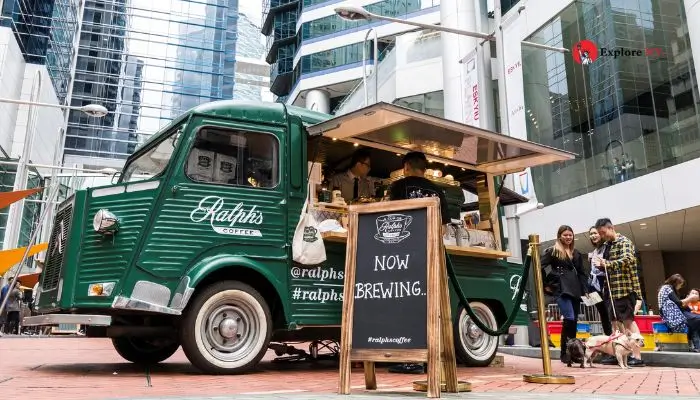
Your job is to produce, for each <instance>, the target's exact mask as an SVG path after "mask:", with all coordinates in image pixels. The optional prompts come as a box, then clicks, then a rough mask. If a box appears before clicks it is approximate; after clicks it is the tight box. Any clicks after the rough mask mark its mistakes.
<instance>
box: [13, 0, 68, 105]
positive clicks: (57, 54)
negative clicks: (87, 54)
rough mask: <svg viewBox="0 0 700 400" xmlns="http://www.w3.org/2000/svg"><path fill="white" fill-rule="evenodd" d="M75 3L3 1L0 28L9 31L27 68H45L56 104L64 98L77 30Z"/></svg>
mask: <svg viewBox="0 0 700 400" xmlns="http://www.w3.org/2000/svg"><path fill="white" fill-rule="evenodd" d="M78 3H79V2H78V0H5V1H4V3H3V6H2V13H1V14H2V16H3V17H6V18H2V19H0V26H6V27H10V28H11V29H12V31H13V33H14V34H15V37H16V38H17V43H18V44H19V47H20V49H21V51H22V54H23V55H24V60H25V61H26V62H28V63H31V64H42V65H44V64H45V65H46V68H47V69H48V71H49V76H50V77H51V82H52V84H53V86H54V89H55V90H56V95H57V97H58V100H59V102H63V101H64V99H65V98H66V94H67V93H66V91H67V90H68V82H69V80H70V63H71V60H72V58H73V51H74V48H73V47H74V46H73V41H74V38H75V34H76V32H77V28H78V11H79V10H78V8H79V4H78Z"/></svg>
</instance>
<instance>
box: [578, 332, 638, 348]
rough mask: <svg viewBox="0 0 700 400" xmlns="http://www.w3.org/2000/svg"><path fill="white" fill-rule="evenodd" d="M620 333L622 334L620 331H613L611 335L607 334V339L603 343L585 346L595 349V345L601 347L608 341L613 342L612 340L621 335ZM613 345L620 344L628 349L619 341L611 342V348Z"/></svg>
mask: <svg viewBox="0 0 700 400" xmlns="http://www.w3.org/2000/svg"><path fill="white" fill-rule="evenodd" d="M622 335H623V334H622V333H621V332H616V333H613V334H612V335H610V336H608V340H606V341H604V342H603V343H600V344H597V345H595V346H590V347H588V346H587V347H588V348H589V349H595V348H596V347H603V345H606V344H608V343H610V342H613V340H615V339H617V338H619V337H621V336H622ZM615 345H618V346H622V347H624V348H625V349H627V350H629V349H628V348H627V347H626V346H625V345H623V344H621V343H617V342H613V348H614V347H615Z"/></svg>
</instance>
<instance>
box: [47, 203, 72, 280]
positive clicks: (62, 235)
mask: <svg viewBox="0 0 700 400" xmlns="http://www.w3.org/2000/svg"><path fill="white" fill-rule="evenodd" d="M72 216H73V202H72V199H69V200H67V201H66V202H64V203H63V204H61V206H59V208H58V212H57V213H56V219H55V220H54V224H53V228H52V230H51V237H50V238H49V248H48V250H47V254H46V264H45V265H44V279H43V281H42V284H41V288H42V289H43V290H44V291H47V290H53V289H56V288H57V287H58V281H59V280H60V279H61V271H62V270H63V263H64V259H65V253H66V246H67V242H68V232H69V231H70V224H71V220H72Z"/></svg>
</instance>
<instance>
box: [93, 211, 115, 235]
mask: <svg viewBox="0 0 700 400" xmlns="http://www.w3.org/2000/svg"><path fill="white" fill-rule="evenodd" d="M92 227H93V228H94V229H95V232H97V233H101V234H103V235H113V234H115V233H117V231H118V230H119V218H117V216H116V215H114V214H113V213H111V212H110V211H109V210H105V209H102V210H99V211H98V212H97V213H96V214H95V218H93V220H92Z"/></svg>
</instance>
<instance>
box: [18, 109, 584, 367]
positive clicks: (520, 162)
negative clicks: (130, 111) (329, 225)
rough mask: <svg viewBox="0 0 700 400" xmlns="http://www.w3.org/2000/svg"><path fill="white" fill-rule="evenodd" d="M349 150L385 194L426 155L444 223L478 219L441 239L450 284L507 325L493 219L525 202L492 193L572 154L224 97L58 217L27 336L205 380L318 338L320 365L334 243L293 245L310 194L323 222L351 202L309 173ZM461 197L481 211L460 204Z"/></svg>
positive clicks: (472, 330) (486, 353)
mask: <svg viewBox="0 0 700 400" xmlns="http://www.w3.org/2000/svg"><path fill="white" fill-rule="evenodd" d="M360 146H362V147H366V148H369V149H370V151H371V152H372V175H373V176H376V177H379V178H383V183H384V184H389V183H391V181H393V180H395V179H398V178H400V170H401V157H400V156H401V155H402V154H404V153H406V152H408V151H412V150H421V151H424V152H425V153H426V154H427V155H428V157H429V160H430V161H431V163H432V164H431V168H432V166H433V165H434V166H435V167H434V168H433V169H431V170H430V171H429V172H430V174H431V175H430V179H433V180H434V181H435V182H437V183H439V184H440V185H442V186H443V187H444V188H445V190H446V193H448V197H449V198H450V214H451V217H452V218H454V220H453V221H462V217H464V216H465V214H464V212H465V210H466V211H472V212H471V213H470V214H469V218H463V219H464V221H467V222H464V223H461V222H460V223H459V224H455V225H453V227H454V228H455V229H454V232H453V233H452V238H451V239H450V238H449V237H448V236H449V235H450V234H449V233H448V235H446V239H445V240H446V242H445V243H446V249H447V251H448V253H449V254H450V257H451V259H452V261H453V264H454V266H455V270H456V273H457V276H458V277H459V279H458V281H459V283H460V285H461V287H462V289H463V291H464V292H465V293H466V294H467V297H468V298H469V301H470V304H471V307H472V308H473V309H474V310H475V312H476V314H477V315H478V316H479V317H480V319H481V320H482V321H483V322H484V323H486V324H488V326H490V327H494V328H495V327H496V326H497V325H499V324H502V323H503V322H504V321H505V320H506V319H507V318H508V315H507V314H508V313H509V312H510V310H511V309H512V308H513V299H514V298H515V297H516V296H515V289H514V287H513V285H512V282H513V279H514V278H517V277H519V274H521V273H522V266H521V265H519V264H512V263H509V262H508V261H507V260H506V259H507V257H508V256H509V253H507V252H505V251H503V244H502V243H503V236H502V234H501V229H500V224H499V220H500V218H499V215H498V213H497V212H495V211H496V210H498V208H499V207H500V206H501V205H504V204H507V203H508V201H510V202H511V203H517V202H521V201H523V199H522V198H519V197H518V196H517V195H515V194H514V193H512V192H508V191H505V190H503V191H501V190H499V188H498V184H497V181H498V178H499V177H501V176H503V175H505V174H508V173H513V172H518V171H522V170H523V169H525V168H526V167H531V166H536V165H543V164H548V163H553V162H558V161H562V160H568V159H571V158H572V157H573V156H572V154H570V153H566V152H563V151H559V150H556V149H552V148H548V147H545V146H541V145H537V144H535V143H531V142H527V141H523V140H518V139H514V138H511V137H508V136H504V135H499V134H497V133H494V132H489V131H485V130H482V129H478V128H474V127H471V126H467V125H464V124H459V123H455V122H452V121H447V120H445V119H442V118H437V117H434V116H430V115H426V114H422V113H419V112H416V111H413V110H410V109H406V108H402V107H398V106H395V105H391V104H386V103H378V104H375V105H372V106H368V107H365V108H363V109H360V110H357V111H355V112H352V113H350V114H346V115H343V116H339V117H335V118H333V117H332V116H329V115H326V114H320V113H317V112H313V111H309V110H306V109H302V108H298V107H293V106H286V105H283V104H279V103H246V102H234V101H222V102H213V103H209V104H204V105H201V106H198V107H195V108H193V109H192V110H190V111H188V112H187V113H185V114H183V115H182V116H180V117H179V118H177V119H175V120H174V121H173V122H172V123H171V124H169V125H168V126H166V127H165V128H163V129H162V130H161V131H159V132H158V133H157V134H155V135H153V137H151V138H150V139H149V140H148V142H146V143H145V144H144V145H143V146H141V147H140V148H139V149H138V150H137V151H136V152H135V153H134V154H133V155H132V156H131V157H129V159H128V160H127V161H126V164H125V166H124V168H123V170H122V171H121V172H120V173H119V177H118V181H115V182H116V183H115V184H112V185H110V186H103V187H94V188H89V189H86V190H78V191H76V192H75V194H74V195H73V196H71V197H70V198H68V199H67V200H65V201H64V202H62V203H61V204H60V205H59V206H58V209H57V212H56V215H55V220H54V221H53V225H52V233H51V236H50V240H49V247H48V250H47V256H46V260H45V266H44V269H43V271H42V274H41V281H40V285H39V289H38V300H37V302H36V304H37V306H36V311H37V312H38V313H39V315H37V316H34V317H28V318H26V319H25V320H24V324H25V325H30V326H31V325H33V326H41V325H56V324H59V323H73V324H81V325H83V326H85V327H86V334H87V336H91V337H109V338H112V342H113V344H114V347H115V349H116V351H117V352H118V353H119V354H120V355H121V356H122V357H123V358H125V359H126V360H128V361H131V362H135V363H157V362H161V361H164V360H166V359H167V358H168V357H170V356H171V355H172V354H173V353H174V352H175V351H176V350H177V349H178V347H180V346H182V348H183V350H184V352H185V354H186V356H187V357H188V359H189V360H190V361H191V362H192V364H193V365H194V366H196V367H197V368H199V369H200V370H202V371H204V372H207V373H229V374H233V373H241V372H246V371H249V370H251V369H253V368H254V367H255V366H256V364H257V363H258V362H259V361H260V360H261V358H262V357H263V356H264V354H265V353H266V351H267V350H268V349H273V350H275V351H276V352H277V354H278V355H283V354H295V353H305V351H299V350H298V349H295V348H294V347H293V346H289V345H288V344H289V343H295V342H311V343H312V345H311V346H310V349H309V353H310V357H312V358H313V357H316V356H317V355H318V352H319V349H321V348H323V347H326V348H328V347H329V346H328V344H329V343H334V342H335V341H337V340H339V337H340V322H341V308H342V300H343V277H344V272H343V269H344V265H345V234H344V233H343V232H342V230H336V231H333V232H326V233H324V242H325V245H326V253H327V260H326V262H324V263H323V264H322V265H319V266H314V267H308V266H302V265H297V264H295V263H294V262H293V261H292V246H291V243H292V238H293V235H294V232H295V228H296V226H297V224H298V221H299V219H300V213H301V210H302V206H303V205H304V203H305V202H306V201H307V194H308V193H309V192H313V194H312V195H311V196H309V200H308V201H309V202H310V204H309V210H310V212H312V213H315V214H314V215H315V216H316V218H317V220H319V221H321V220H324V219H336V220H338V221H342V220H343V219H344V218H343V214H344V213H345V212H347V207H345V209H344V207H343V205H337V204H328V203H327V202H323V201H319V199H318V198H317V197H318V196H317V195H316V194H317V190H319V189H320V186H321V185H320V184H321V183H322V182H321V180H320V178H319V177H318V176H316V175H317V174H316V173H314V172H313V170H314V168H313V166H317V165H322V166H323V167H324V168H325V171H326V174H329V173H332V172H334V171H338V170H342V169H343V167H345V168H347V162H348V159H349V156H350V155H351V154H352V153H353V151H355V150H357V149H358V148H359V147H360ZM310 169H311V171H310ZM463 189H466V190H468V191H471V192H472V193H474V194H475V195H477V196H478V201H475V202H473V203H469V204H463V203H464V199H465V197H464V194H463V191H462V190H463ZM378 192H381V189H379V190H378ZM498 193H500V196H497V194H498ZM508 194H509V195H510V197H509V196H508ZM498 199H500V200H501V201H500V203H499V202H498ZM381 200H382V199H381V193H380V194H379V195H378V198H369V199H358V201H381ZM477 220H478V222H477ZM455 239H456V240H455ZM460 239H462V240H460ZM516 286H517V285H516ZM451 294H452V299H453V300H452V306H453V308H454V310H453V314H452V315H454V316H455V321H454V327H455V334H456V340H455V346H456V348H457V354H458V356H459V360H460V361H461V362H463V363H466V364H468V365H475V366H480V365H486V364H488V363H490V361H491V360H492V359H493V357H494V356H495V354H496V350H497V347H498V338H497V337H491V336H488V335H486V334H484V332H482V331H481V330H480V329H479V328H478V327H477V326H476V325H475V324H474V323H473V321H472V320H471V318H469V317H468V315H467V314H466V313H465V311H464V310H463V309H461V307H458V304H459V302H458V301H456V300H455V297H454V292H453V291H452V293H451ZM521 314H522V315H520V316H519V319H520V323H521V324H524V322H523V321H525V318H526V316H525V315H524V313H522V312H521ZM335 343H337V342H335ZM330 347H332V346H330Z"/></svg>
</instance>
